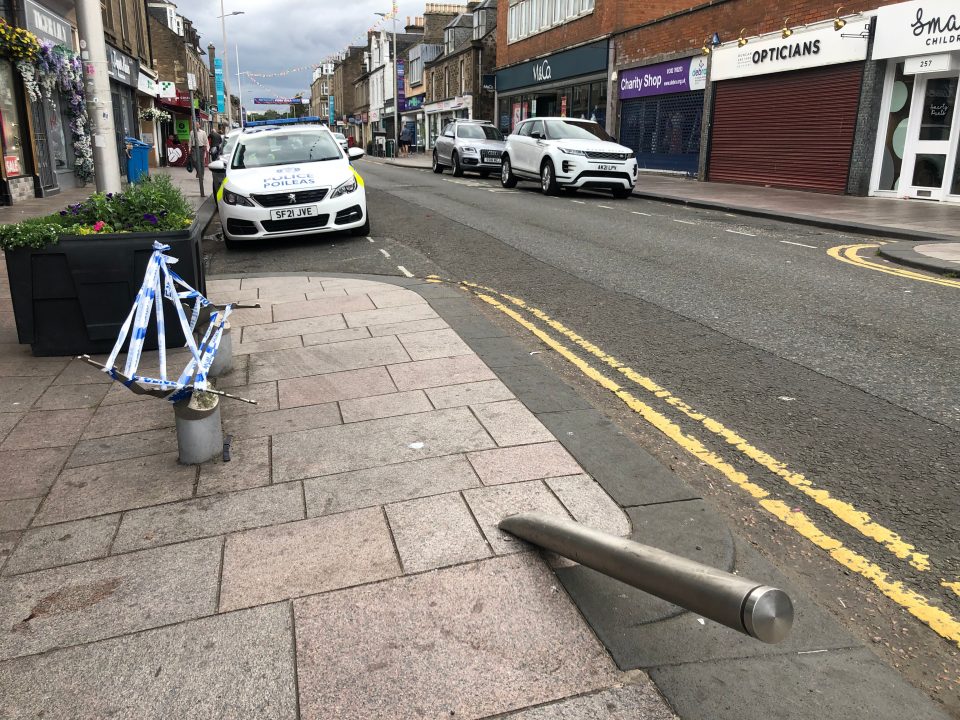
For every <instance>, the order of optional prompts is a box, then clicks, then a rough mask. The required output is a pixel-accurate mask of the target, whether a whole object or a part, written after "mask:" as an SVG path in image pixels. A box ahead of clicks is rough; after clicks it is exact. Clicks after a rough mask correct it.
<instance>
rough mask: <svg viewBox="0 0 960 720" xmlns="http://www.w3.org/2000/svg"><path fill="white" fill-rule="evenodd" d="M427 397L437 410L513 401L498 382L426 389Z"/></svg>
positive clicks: (508, 390)
mask: <svg viewBox="0 0 960 720" xmlns="http://www.w3.org/2000/svg"><path fill="white" fill-rule="evenodd" d="M427 397H429V398H430V402H432V403H433V406H434V407H435V408H437V409H440V408H448V407H460V406H461V405H477V404H480V403H490V402H498V401H500V400H513V399H514V397H513V393H512V392H510V389H509V388H508V387H507V386H506V385H504V384H503V383H502V382H500V381H499V380H482V381H480V382H474V383H464V384H462V385H445V386H442V387H435V388H427Z"/></svg>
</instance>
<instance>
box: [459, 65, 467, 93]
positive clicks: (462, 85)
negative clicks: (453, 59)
mask: <svg viewBox="0 0 960 720" xmlns="http://www.w3.org/2000/svg"><path fill="white" fill-rule="evenodd" d="M466 91H467V76H466V75H465V74H464V72H463V58H460V94H461V95H462V94H463V93H465V92H466Z"/></svg>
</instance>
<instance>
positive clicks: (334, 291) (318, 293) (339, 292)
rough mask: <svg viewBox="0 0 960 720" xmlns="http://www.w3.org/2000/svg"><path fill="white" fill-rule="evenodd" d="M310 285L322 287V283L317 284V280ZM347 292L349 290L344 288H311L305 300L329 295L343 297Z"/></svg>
mask: <svg viewBox="0 0 960 720" xmlns="http://www.w3.org/2000/svg"><path fill="white" fill-rule="evenodd" d="M310 287H311V288H313V287H318V288H319V287H322V285H317V283H315V282H311V283H310ZM346 294H347V291H346V290H345V289H344V288H331V289H330V290H311V289H308V290H307V292H306V293H305V295H306V297H305V298H304V300H323V299H324V298H329V297H343V296H344V295H346Z"/></svg>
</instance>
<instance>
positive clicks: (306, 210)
mask: <svg viewBox="0 0 960 720" xmlns="http://www.w3.org/2000/svg"><path fill="white" fill-rule="evenodd" d="M316 215H317V206H316V205H303V206H302V207H292V208H281V209H280V210H271V211H270V219H271V220H294V219H296V218H302V217H315V216H316Z"/></svg>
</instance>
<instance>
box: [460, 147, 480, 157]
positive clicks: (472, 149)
mask: <svg viewBox="0 0 960 720" xmlns="http://www.w3.org/2000/svg"><path fill="white" fill-rule="evenodd" d="M460 149H461V150H463V152H465V153H467V154H468V155H476V154H477V149H476V148H475V147H470V146H467V147H463V148H460Z"/></svg>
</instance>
